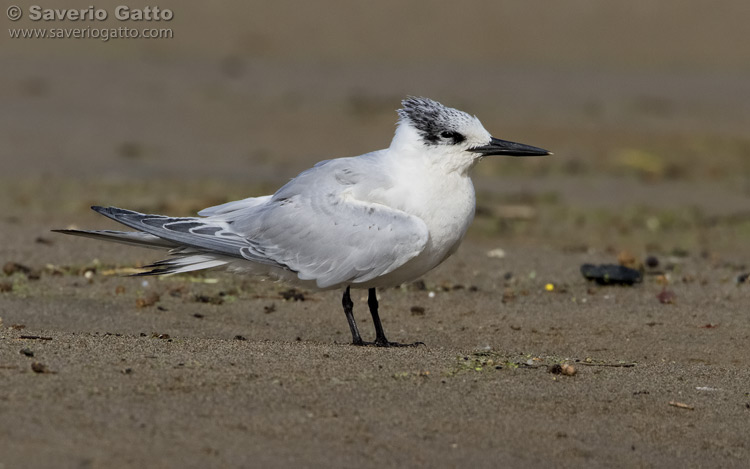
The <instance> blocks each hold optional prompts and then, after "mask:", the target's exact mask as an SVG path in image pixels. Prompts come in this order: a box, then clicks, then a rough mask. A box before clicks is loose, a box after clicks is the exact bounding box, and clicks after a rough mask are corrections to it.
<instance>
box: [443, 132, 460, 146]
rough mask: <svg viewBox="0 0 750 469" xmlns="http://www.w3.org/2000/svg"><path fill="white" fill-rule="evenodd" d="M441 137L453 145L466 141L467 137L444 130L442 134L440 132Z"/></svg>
mask: <svg viewBox="0 0 750 469" xmlns="http://www.w3.org/2000/svg"><path fill="white" fill-rule="evenodd" d="M440 137H441V138H443V139H444V140H450V143H451V144H453V145H455V144H457V143H461V142H463V141H464V140H466V137H464V136H463V135H461V134H460V133H458V132H453V131H452V130H443V131H442V132H440Z"/></svg>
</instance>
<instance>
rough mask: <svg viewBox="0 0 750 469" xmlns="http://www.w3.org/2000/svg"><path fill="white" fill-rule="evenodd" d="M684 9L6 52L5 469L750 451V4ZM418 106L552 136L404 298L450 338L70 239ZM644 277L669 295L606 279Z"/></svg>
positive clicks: (528, 460) (411, 317) (428, 462)
mask: <svg viewBox="0 0 750 469" xmlns="http://www.w3.org/2000/svg"><path fill="white" fill-rule="evenodd" d="M672 3H674V5H671V7H673V8H671V9H670V5H669V2H667V4H664V5H660V6H656V5H651V4H650V3H648V4H647V3H642V4H636V5H633V8H632V9H631V8H628V9H623V8H624V7H623V8H620V7H617V6H615V5H610V6H597V7H596V8H593V7H591V6H590V5H588V7H586V9H585V11H586V13H585V14H583V13H581V12H579V13H576V11H575V8H579V7H580V8H582V9H583V8H584V6H583V4H581V5H573V6H572V7H570V6H566V7H565V8H564V9H563V7H562V6H556V4H554V3H542V4H540V5H538V6H526V7H524V8H522V7H520V6H514V7H511V6H509V5H503V4H499V6H494V7H490V6H489V5H484V4H479V3H477V4H472V5H469V6H467V7H466V9H464V10H461V11H460V12H459V13H457V15H458V18H459V19H462V21H460V22H459V23H458V24H461V25H462V26H460V27H459V30H458V31H459V32H460V33H462V34H456V35H455V36H453V39H451V40H449V38H447V37H442V36H440V35H438V37H436V36H435V33H434V31H435V29H436V28H444V27H446V26H447V25H451V24H457V23H454V22H452V20H451V18H452V16H451V15H449V14H448V13H449V12H447V11H442V10H441V11H429V12H424V11H410V10H409V7H401V8H399V10H398V11H399V12H400V15H395V16H394V15H393V14H392V13H390V12H389V8H390V6H389V5H387V4H386V5H383V6H381V7H377V9H376V10H377V11H373V12H371V13H370V14H369V15H363V12H359V11H355V10H353V9H352V10H349V9H343V10H335V11H339V13H338V14H337V15H329V16H327V17H326V18H322V17H321V18H319V19H315V18H317V16H316V15H315V14H316V13H317V10H316V12H312V11H309V12H307V11H303V10H300V9H299V8H292V7H291V6H289V11H287V10H286V9H284V8H283V7H282V6H277V7H261V6H256V5H245V4H243V6H235V7H233V8H229V7H227V8H224V9H221V11H219V12H215V13H216V14H215V15H213V16H211V18H206V17H205V14H202V13H200V10H199V9H198V6H196V5H197V4H193V3H190V2H186V3H184V4H183V3H180V4H175V5H167V4H164V5H160V6H162V7H171V8H172V9H173V10H174V11H175V20H174V21H173V22H172V23H171V26H172V27H173V28H174V30H175V38H174V39H172V40H170V41H166V40H165V41H151V42H144V41H119V42H111V41H110V42H109V43H101V44H100V43H96V41H77V42H72V41H49V40H48V41H46V42H44V41H32V40H26V41H20V40H16V41H10V42H6V44H7V47H4V48H2V49H0V58H1V59H2V61H3V63H4V64H5V65H6V66H5V67H4V70H5V71H4V73H3V74H2V75H0V89H2V90H3V107H2V111H0V119H2V126H0V128H2V131H1V132H2V137H1V138H0V163H2V167H3V170H2V172H1V173H0V210H1V213H2V214H3V215H2V216H1V217H0V233H2V240H3V242H2V243H1V245H0V264H2V265H3V266H5V269H4V270H5V271H6V272H5V273H0V318H1V320H2V323H1V324H0V415H1V416H2V421H3V422H4V425H2V426H1V428H0V467H3V468H15V467H136V466H140V467H143V466H146V467H288V466H289V465H292V464H294V465H297V466H301V467H323V466H325V467H345V466H346V467H350V466H352V465H356V466H358V467H375V466H378V467H395V466H399V467H404V466H407V467H409V466H425V467H550V466H552V467H582V466H590V467H602V466H606V467H675V466H681V467H682V466H687V467H744V465H745V464H746V462H747V460H748V458H750V442H748V438H747V434H748V428H749V427H748V419H750V372H749V371H748V369H749V368H748V352H749V351H750V349H749V348H748V343H749V342H748V339H750V316H748V307H747V305H748V304H750V282H748V281H743V278H744V275H745V274H747V273H748V272H750V242H748V241H749V240H750V141H748V137H747V131H746V129H747V128H748V125H749V124H750V112H749V111H750V108H749V106H750V105H749V104H748V102H747V100H744V99H739V98H738V97H742V96H748V95H750V89H748V88H750V85H749V84H750V72H749V71H748V69H747V65H746V61H745V62H743V57H745V58H746V57H747V47H748V46H747V41H744V42H742V41H739V42H738V41H737V37H736V35H737V34H738V33H737V32H736V31H738V30H740V28H736V27H730V26H731V25H732V24H733V22H735V21H739V20H738V18H742V14H741V13H742V9H743V8H745V7H744V4H743V3H740V2H734V3H732V2H730V4H728V6H727V8H726V9H722V11H720V12H719V11H715V10H717V9H715V8H708V7H704V6H703V4H702V3H701V2H691V6H692V8H687V7H685V6H684V2H681V3H679V4H677V2H672ZM106 5H109V4H106ZM106 5H105V4H102V7H106ZM488 8H495V10H492V11H490V12H487V11H486V9H488ZM745 9H746V8H745ZM332 11H334V10H332ZM581 11H583V10H581ZM675 11H680V12H681V13H680V14H678V15H676V14H674V12H675ZM464 16H465V17H466V18H464ZM501 17H512V18H515V21H513V22H510V23H507V22H503V24H506V25H507V27H506V28H505V29H503V28H499V29H498V30H497V31H495V32H494V33H493V34H489V33H486V32H484V31H488V30H489V29H488V28H490V27H495V28H496V27H497V25H496V20H495V19H496V18H501ZM745 17H746V16H745ZM415 18H418V19H419V20H418V21H417V20H416V19H415ZM470 18H473V19H474V21H476V22H477V23H476V24H474V25H472V26H463V25H464V24H468V20H469V19H470ZM282 20H283V21H284V22H283V24H285V25H287V27H286V28H274V27H272V25H274V24H276V25H278V24H281V23H280V22H281V21H282ZM464 20H466V21H464ZM709 20H710V21H709ZM532 21H535V22H537V23H536V24H537V26H538V27H537V29H538V31H540V32H538V33H537V34H531V35H524V34H522V32H523V30H524V28H523V25H524V24H530V23H531V22H532ZM394 22H395V24H394ZM6 23H8V24H11V23H10V21H6ZM311 23H312V24H316V25H320V26H321V30H309V29H306V28H307V27H308V26H309V25H310V24H311ZM566 24H567V27H566V26H565V25H566ZM13 25H25V26H28V27H34V26H35V25H34V24H32V22H30V21H28V20H27V19H23V20H21V21H19V22H17V23H13ZM627 25H637V26H638V27H637V28H635V27H630V26H627ZM665 25H669V27H667V26H665ZM697 25H702V27H703V29H701V31H702V34H697V33H696V31H698V29H696V26H697ZM712 25H722V26H721V27H719V26H712ZM37 26H38V25H37ZM161 26H163V25H161ZM385 26H391V27H395V30H400V31H403V35H402V36H398V35H397V34H396V33H395V32H394V33H391V32H389V31H392V30H394V29H389V28H386V27H385ZM409 26H412V27H409ZM311 31H312V32H311ZM315 31H323V32H317V33H316V32H315ZM477 31H480V32H477ZM342 38H348V40H346V41H343V40H342ZM351 38H358V40H352V39H351ZM427 39H430V40H429V41H428V40H427ZM738 44H739V45H738ZM743 44H744V45H743ZM409 94H413V95H426V96H430V97H433V98H435V99H439V100H441V101H443V102H445V104H448V105H452V106H456V107H459V108H461V109H465V110H467V111H469V112H471V113H473V114H476V115H477V116H478V117H479V118H480V119H481V120H482V122H483V123H484V124H485V126H486V127H487V128H488V129H489V130H490V131H491V132H492V133H493V134H496V136H500V137H502V138H507V139H510V140H515V141H521V142H525V143H529V144H532V145H537V146H541V147H544V148H549V149H551V150H552V151H554V152H555V155H554V156H553V157H550V158H545V159H535V160H525V159H505V160H503V159H498V160H495V161H484V162H482V163H481V164H480V165H479V166H478V167H477V168H476V172H475V177H474V180H475V185H476V188H477V200H478V210H477V217H476V220H475V222H474V224H473V226H472V228H471V230H470V232H469V235H468V237H467V239H466V241H465V242H464V244H463V245H462V247H461V248H460V249H459V251H458V252H457V253H456V254H455V255H454V256H453V257H452V258H451V259H449V260H448V261H446V262H445V263H444V264H443V265H441V266H440V267H439V268H437V269H436V270H434V271H433V272H431V273H429V274H428V275H427V276H425V278H424V279H422V281H421V282H417V283H414V284H410V285H404V286H401V287H398V288H392V289H386V290H383V291H381V292H380V305H381V317H382V319H383V324H384V327H385V329H386V332H387V334H388V337H389V339H391V340H394V341H399V342H413V341H417V340H419V341H423V342H424V343H425V346H420V347H416V348H406V349H379V348H358V347H353V346H351V345H349V344H348V342H349V340H350V334H349V331H348V327H347V323H346V320H345V318H344V315H343V312H342V311H341V308H340V301H341V298H340V292H313V291H303V290H297V291H290V288H291V287H290V286H288V285H284V284H281V283H277V282H273V281H264V280H262V279H256V278H247V277H238V276H232V275H229V274H226V273H222V272H214V271H209V272H206V273H202V274H196V275H183V276H174V277H168V278H163V279H160V278H148V279H146V280H145V282H144V279H142V278H131V277H126V276H124V274H126V273H128V272H130V270H128V269H131V268H133V267H137V266H139V265H144V264H147V263H149V262H153V261H155V260H158V259H159V258H160V257H159V256H160V253H158V252H156V251H150V250H139V249H136V248H131V247H121V246H116V245H110V244H106V243H99V242H95V241H91V240H83V239H75V238H69V237H64V236H62V235H56V234H53V233H50V232H49V230H50V229H52V228H65V227H69V226H77V227H79V228H114V227H115V225H114V223H112V222H110V221H108V220H106V219H104V218H103V217H100V216H97V215H96V214H95V213H93V212H91V211H90V210H89V209H88V207H89V206H90V205H92V204H102V205H107V204H112V205H117V206H121V207H126V208H132V209H135V210H141V211H147V212H158V213H168V214H172V215H190V214H193V213H194V212H195V211H197V210H199V209H201V208H203V207H205V206H208V205H212V204H216V203H221V202H225V201H228V200H231V199H235V198H240V197H248V196H251V195H262V194H266V193H270V192H272V191H273V190H275V189H276V188H278V187H279V186H280V185H281V184H283V183H284V182H285V181H286V180H288V179H289V178H291V177H293V176H295V175H296V174H297V173H298V172H299V171H301V170H304V169H305V168H307V167H309V166H311V165H312V164H314V163H315V162H317V161H319V160H321V159H325V158H330V157H337V156H350V155H355V154H359V153H362V152H365V151H369V150H374V149H378V148H383V147H385V146H387V145H388V142H389V141H390V138H391V136H392V132H393V123H394V122H395V118H396V115H395V112H394V111H395V109H396V108H397V107H398V105H399V100H400V99H401V98H403V97H404V96H406V95H409ZM648 256H653V257H655V258H656V259H657V260H658V261H659V265H658V266H656V267H653V268H647V267H645V266H644V264H645V262H646V258H647V257H648ZM618 262H623V263H629V264H631V265H634V266H635V267H636V268H643V269H644V273H645V275H644V279H643V282H642V283H640V284H636V285H635V286H632V287H627V286H599V285H596V284H594V283H590V282H587V281H586V280H585V279H584V278H583V277H582V276H581V274H580V271H579V268H580V265H581V264H583V263H615V264H616V263H618ZM13 263H15V264H18V265H14V264H13ZM295 297H296V299H295ZM353 299H354V301H355V315H356V316H357V319H358V322H359V324H360V329H361V331H362V332H363V334H364V335H365V336H366V338H371V337H372V335H373V331H372V324H371V321H370V320H369V314H368V313H367V306H366V292H363V291H354V294H353ZM560 364H569V365H572V366H573V367H574V368H575V374H574V375H572V376H569V375H565V374H557V373H552V372H550V371H554V370H555V369H556V368H555V365H560Z"/></svg>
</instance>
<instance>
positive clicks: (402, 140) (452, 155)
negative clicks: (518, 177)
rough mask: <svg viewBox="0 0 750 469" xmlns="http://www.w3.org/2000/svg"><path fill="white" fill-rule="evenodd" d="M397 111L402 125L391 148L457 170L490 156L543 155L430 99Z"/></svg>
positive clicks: (407, 102) (410, 101)
mask: <svg viewBox="0 0 750 469" xmlns="http://www.w3.org/2000/svg"><path fill="white" fill-rule="evenodd" d="M401 104H402V106H403V108H401V109H399V110H398V115H399V124H398V129H397V130H396V135H395V136H394V137H393V142H392V143H391V148H394V147H396V148H399V147H401V149H402V150H406V151H408V150H411V151H415V152H418V153H420V154H425V155H426V156H427V157H428V158H434V159H435V160H436V162H438V161H439V162H440V163H441V164H447V165H448V166H450V167H454V168H455V169H457V170H468V169H469V168H471V167H472V166H473V165H474V164H475V163H476V162H477V161H478V160H480V159H481V158H483V157H485V156H490V155H507V156H542V155H549V154H551V153H550V152H549V151H547V150H544V149H542V148H537V147H532V146H530V145H524V144H522V143H515V142H509V141H507V140H500V139H498V138H494V137H492V136H491V135H490V133H489V132H487V130H485V128H484V127H483V126H482V123H481V122H479V119H477V118H476V117H474V116H471V115H469V114H467V113H465V112H463V111H459V110H458V109H453V108H450V107H446V106H443V105H442V104H440V103H439V102H437V101H433V100H431V99H428V98H417V97H409V98H406V99H405V100H403V101H402V102H401Z"/></svg>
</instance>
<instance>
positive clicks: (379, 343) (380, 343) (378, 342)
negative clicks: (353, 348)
mask: <svg viewBox="0 0 750 469" xmlns="http://www.w3.org/2000/svg"><path fill="white" fill-rule="evenodd" d="M424 344H425V343H424V342H414V343H412V344H402V343H400V342H391V341H390V340H388V339H375V341H374V342H365V341H363V340H360V341H358V342H352V345H357V346H362V347H418V346H420V345H424Z"/></svg>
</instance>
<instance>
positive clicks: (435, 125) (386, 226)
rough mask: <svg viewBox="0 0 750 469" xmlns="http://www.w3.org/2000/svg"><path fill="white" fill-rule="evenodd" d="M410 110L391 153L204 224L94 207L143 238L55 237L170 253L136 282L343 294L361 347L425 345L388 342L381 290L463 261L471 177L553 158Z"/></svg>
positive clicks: (317, 172) (232, 205)
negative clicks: (207, 274)
mask: <svg viewBox="0 0 750 469" xmlns="http://www.w3.org/2000/svg"><path fill="white" fill-rule="evenodd" d="M401 104H402V106H403V107H402V108H401V109H399V110H398V116H399V120H398V125H397V128H396V132H395V135H394V137H393V140H392V141H391V145H390V147H388V148H387V149H384V150H378V151H374V152H371V153H366V154H363V155H360V156H355V157H349V158H337V159H331V160H326V161H321V162H320V163H318V164H316V165H315V166H313V167H312V168H310V169H308V170H307V171H304V172H302V173H301V174H299V175H298V176H297V177H296V178H294V179H292V180H291V181H289V182H288V183H287V184H286V185H284V186H283V187H282V188H281V189H279V190H278V191H277V192H276V193H275V194H273V195H267V196H263V197H250V198H247V199H243V200H238V201H234V202H229V203H225V204H222V205H218V206H215V207H209V208H206V209H204V210H202V211H200V212H198V215H199V216H197V217H170V216H164V215H149V214H143V213H138V212H134V211H131V210H124V209H120V208H115V207H99V206H94V207H92V209H93V210H95V211H96V212H98V213H101V214H102V215H104V216H106V217H109V218H111V219H113V220H115V221H117V222H119V223H121V224H123V225H126V226H128V227H129V228H131V229H134V230H136V231H112V230H73V229H68V230H54V231H57V232H61V233H65V234H71V235H77V236H84V237H90V238H96V239H104V240H107V241H115V242H119V243H125V244H131V245H136V246H142V247H149V248H156V249H163V250H167V251H168V252H169V254H170V257H169V258H168V259H166V260H162V261H159V262H156V263H154V264H151V265H149V266H146V267H145V268H146V269H150V270H148V271H145V272H143V273H140V274H136V275H162V274H174V273H180V272H190V271H195V270H201V269H209V268H215V267H223V268H225V269H228V270H230V271H234V272H239V273H247V274H254V275H266V276H271V277H275V278H278V279H281V280H285V281H289V282H292V283H295V284H297V285H300V286H302V287H305V288H310V289H315V290H329V289H343V290H344V294H343V298H342V305H343V307H344V313H345V315H346V319H347V322H348V323H349V328H350V330H351V333H352V343H353V344H354V345H376V346H382V347H387V346H402V345H417V344H421V342H416V343H414V344H399V343H396V342H390V341H389V340H388V339H386V336H385V332H384V331H383V326H382V324H381V322H380V316H379V315H378V300H377V296H376V291H375V290H376V288H379V287H389V286H397V285H400V284H402V283H404V282H409V281H413V280H416V279H417V278H418V277H420V276H422V275H423V274H425V273H427V272H428V271H430V270H431V269H433V268H435V267H436V266H437V265H438V264H440V263H441V262H443V261H444V260H445V259H446V258H448V257H449V256H450V255H451V254H453V253H454V252H455V251H456V249H457V248H458V246H459V244H460V243H461V240H462V239H463V237H464V235H465V234H466V230H467V228H468V227H469V224H470V223H471V221H472V220H473V218H474V209H475V195H474V186H473V184H472V182H471V178H470V174H469V173H470V170H471V168H472V167H473V166H474V165H475V164H476V163H477V162H479V161H480V160H481V159H482V158H484V157H486V156H491V155H509V156H541V155H549V154H551V153H550V152H549V151H547V150H544V149H541V148H537V147H532V146H529V145H524V144H520V143H514V142H509V141H506V140H500V139H497V138H494V137H492V136H491V135H490V133H489V132H488V131H487V130H485V128H484V127H483V126H482V124H481V123H480V122H479V119H477V118H476V117H474V116H471V115H469V114H467V113H465V112H462V111H459V110H457V109H453V108H449V107H446V106H444V105H442V104H440V103H438V102H437V101H433V100H431V99H427V98H419V97H409V98H407V99H405V100H403V101H402V103H401ZM350 288H367V289H368V301H367V303H368V306H369V308H370V314H371V315H372V320H373V324H374V326H375V341H374V342H365V341H363V340H362V337H361V336H360V334H359V330H358V329H357V323H356V322H355V320H354V315H353V308H354V305H353V303H352V300H351V297H350Z"/></svg>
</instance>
